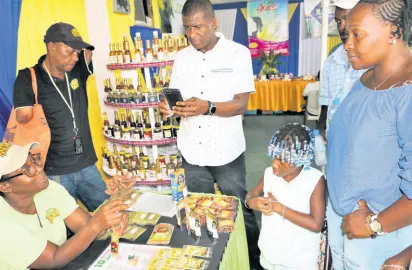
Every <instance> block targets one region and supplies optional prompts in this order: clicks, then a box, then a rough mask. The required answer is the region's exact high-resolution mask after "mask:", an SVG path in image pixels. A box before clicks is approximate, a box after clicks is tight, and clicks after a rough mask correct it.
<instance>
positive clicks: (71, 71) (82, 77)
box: [14, 23, 107, 211]
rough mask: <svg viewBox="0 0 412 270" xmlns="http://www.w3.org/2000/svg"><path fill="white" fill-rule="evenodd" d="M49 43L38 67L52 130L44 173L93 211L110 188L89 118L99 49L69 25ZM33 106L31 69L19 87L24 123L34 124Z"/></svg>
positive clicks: (51, 33) (57, 28)
mask: <svg viewBox="0 0 412 270" xmlns="http://www.w3.org/2000/svg"><path fill="white" fill-rule="evenodd" d="M44 42H45V43H46V47H47V54H46V55H43V56H42V57H40V59H39V61H38V63H37V64H36V65H35V66H34V70H35V72H36V78H37V85H38V101H39V103H40V104H41V105H42V106H43V110H44V113H45V114H46V118H47V122H48V124H49V127H50V131H51V143H50V148H49V152H48V153H47V158H46V164H45V167H44V170H45V172H46V174H47V175H48V176H49V178H50V179H52V180H55V181H57V182H59V183H60V184H62V185H63V186H64V187H65V188H66V189H67V191H68V192H69V193H70V194H71V195H72V196H73V197H75V198H78V199H80V200H81V201H82V202H83V203H84V204H85V205H86V207H87V208H88V209H89V210H90V211H93V210H95V209H96V208H97V207H98V206H99V205H100V204H101V203H102V202H103V201H104V200H105V199H106V198H107V195H106V194H105V193H104V191H105V189H106V186H105V183H104V182H103V180H102V178H101V176H100V173H99V171H98V170H97V167H96V165H95V163H96V161H97V157H96V153H95V151H94V146H93V141H92V136H91V133H90V127H89V119H88V98H87V91H86V81H87V78H88V77H89V75H90V74H92V70H93V65H92V62H91V57H92V50H94V47H93V46H91V45H89V44H87V43H85V42H84V41H83V39H82V38H81V36H80V34H79V32H78V30H77V29H76V28H75V27H74V26H72V25H70V24H66V23H56V24H53V25H52V26H50V28H49V29H48V30H47V32H46V35H45V37H44ZM33 104H34V94H33V89H32V85H31V75H30V71H29V69H27V68H26V69H23V70H20V71H19V74H18V76H17V78H16V81H15V84H14V107H15V108H16V117H17V121H18V122H20V123H27V122H28V121H30V119H31V118H32V116H33V107H32V106H33Z"/></svg>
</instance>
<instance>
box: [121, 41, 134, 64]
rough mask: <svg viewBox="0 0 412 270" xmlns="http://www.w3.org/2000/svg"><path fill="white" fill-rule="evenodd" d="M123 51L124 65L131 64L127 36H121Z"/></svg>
mask: <svg viewBox="0 0 412 270" xmlns="http://www.w3.org/2000/svg"><path fill="white" fill-rule="evenodd" d="M123 49H124V63H125V64H130V63H131V62H132V53H131V52H130V49H129V41H128V40H127V35H123Z"/></svg>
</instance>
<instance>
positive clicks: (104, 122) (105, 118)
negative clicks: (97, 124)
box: [103, 112, 110, 135]
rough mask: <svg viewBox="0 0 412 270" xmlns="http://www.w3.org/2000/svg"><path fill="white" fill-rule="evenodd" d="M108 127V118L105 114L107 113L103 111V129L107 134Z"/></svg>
mask: <svg viewBox="0 0 412 270" xmlns="http://www.w3.org/2000/svg"><path fill="white" fill-rule="evenodd" d="M109 127H110V123H109V118H108V116H107V113H106V112H104V113H103V130H104V134H106V135H109Z"/></svg>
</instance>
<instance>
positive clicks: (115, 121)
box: [114, 111, 120, 126]
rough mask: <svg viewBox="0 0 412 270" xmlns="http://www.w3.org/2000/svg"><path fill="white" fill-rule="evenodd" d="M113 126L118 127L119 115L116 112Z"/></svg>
mask: <svg viewBox="0 0 412 270" xmlns="http://www.w3.org/2000/svg"><path fill="white" fill-rule="evenodd" d="M114 124H115V125H116V126H120V120H119V114H118V112H117V111H114Z"/></svg>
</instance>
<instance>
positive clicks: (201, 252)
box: [183, 245, 213, 258]
mask: <svg viewBox="0 0 412 270" xmlns="http://www.w3.org/2000/svg"><path fill="white" fill-rule="evenodd" d="M183 250H184V254H185V256H193V257H201V258H212V252H213V249H212V248H209V247H202V246H193V245H185V246H183Z"/></svg>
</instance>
